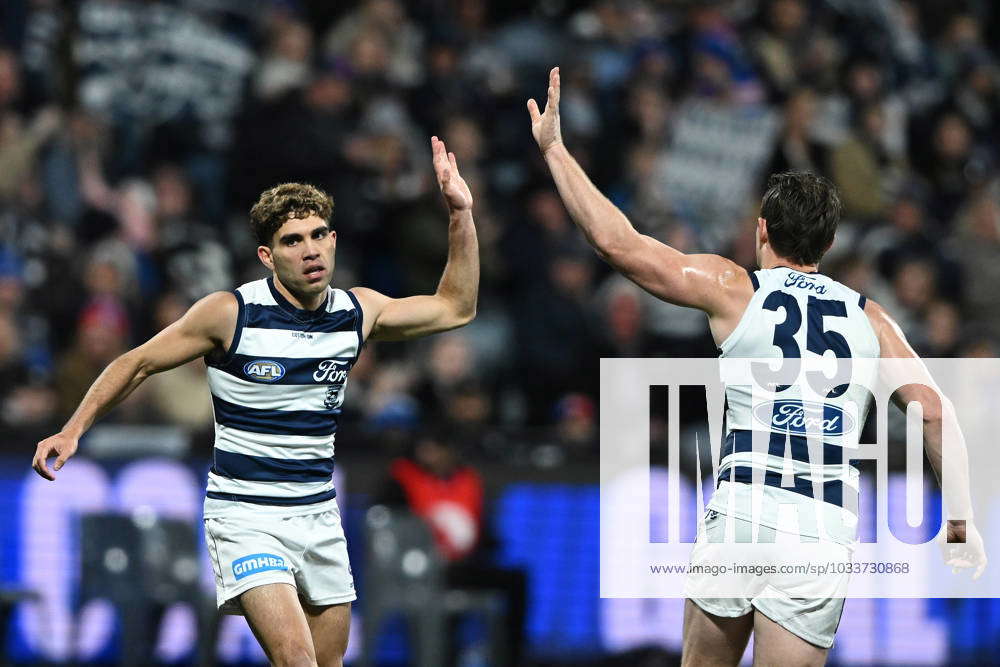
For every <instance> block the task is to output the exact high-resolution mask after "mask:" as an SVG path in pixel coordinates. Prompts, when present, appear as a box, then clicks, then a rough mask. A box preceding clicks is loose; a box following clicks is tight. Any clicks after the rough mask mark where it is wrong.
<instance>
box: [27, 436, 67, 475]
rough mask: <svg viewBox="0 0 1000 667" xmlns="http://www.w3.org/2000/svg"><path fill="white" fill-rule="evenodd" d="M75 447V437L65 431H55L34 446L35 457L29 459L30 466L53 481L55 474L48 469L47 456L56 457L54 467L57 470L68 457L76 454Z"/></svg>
mask: <svg viewBox="0 0 1000 667" xmlns="http://www.w3.org/2000/svg"><path fill="white" fill-rule="evenodd" d="M76 448H77V438H74V437H72V436H70V435H67V434H65V433H56V434H55V435H53V436H50V437H48V438H45V440H42V441H41V442H39V443H38V447H37V448H35V458H34V459H33V460H32V461H31V467H32V468H34V469H35V472H37V473H38V474H39V475H41V476H42V477H44V478H45V479H47V480H49V481H50V482H52V481H55V479H56V476H55V475H54V474H52V472H51V471H50V470H49V466H48V459H49V457H51V456H55V457H56V464H55V466H54V468H55V469H56V470H59V469H60V468H62V467H63V464H65V463H66V460H67V459H68V458H69V457H71V456H73V454H76Z"/></svg>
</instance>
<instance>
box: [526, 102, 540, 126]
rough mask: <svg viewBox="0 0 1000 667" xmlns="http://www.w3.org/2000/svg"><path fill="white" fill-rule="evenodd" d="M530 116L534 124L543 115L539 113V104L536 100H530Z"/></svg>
mask: <svg viewBox="0 0 1000 667" xmlns="http://www.w3.org/2000/svg"><path fill="white" fill-rule="evenodd" d="M528 115H529V116H531V122H532V123H534V122H535V121H537V120H538V119H539V118H540V117H541V114H540V113H538V103H537V102H535V98H531V99H530V100H528Z"/></svg>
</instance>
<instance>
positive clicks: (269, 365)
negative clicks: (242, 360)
mask: <svg viewBox="0 0 1000 667" xmlns="http://www.w3.org/2000/svg"><path fill="white" fill-rule="evenodd" d="M243 374H244V375H246V376H247V377H249V378H253V379H254V380H257V381H259V382H275V381H277V380H280V379H281V378H282V377H283V376H284V375H285V367H284V366H282V365H281V364H279V363H278V362H277V361H269V360H267V359H257V360H256V361H249V362H247V364H246V365H245V366H244V367H243Z"/></svg>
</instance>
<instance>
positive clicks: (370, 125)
mask: <svg viewBox="0 0 1000 667" xmlns="http://www.w3.org/2000/svg"><path fill="white" fill-rule="evenodd" d="M0 38H2V40H3V43H2V47H0V377H2V382H0V422H2V428H3V430H4V432H5V433H8V434H10V436H9V437H6V438H5V443H4V445H3V446H4V447H5V448H7V449H8V451H13V448H15V447H16V451H17V452H19V453H22V454H26V453H27V452H28V451H30V448H31V447H32V446H33V445H34V442H35V440H36V439H37V437H38V436H43V435H47V434H48V433H49V432H51V430H52V429H53V427H55V428H58V425H60V424H61V423H62V421H63V420H65V418H66V417H67V416H68V413H69V412H70V411H71V410H72V409H73V408H74V407H75V405H76V404H77V402H78V401H79V399H80V398H81V397H82V395H83V393H84V392H85V390H86V388H87V387H88V386H89V384H90V382H91V381H92V380H93V379H94V378H95V377H96V376H97V374H98V373H99V372H100V371H101V369H102V368H103V367H104V365H106V364H107V363H108V362H109V361H110V360H111V359H113V358H114V357H115V356H116V355H118V354H120V353H122V352H124V351H125V350H126V349H128V348H129V347H130V346H133V345H135V344H138V343H140V342H142V341H144V340H146V339H147V338H148V337H149V336H151V335H153V334H154V333H155V332H156V331H158V330H159V329H160V328H162V327H163V326H165V325H166V324H168V323H170V322H172V321H174V320H175V319H176V318H177V317H178V316H179V315H180V314H181V313H183V311H184V310H185V309H186V308H187V306H188V305H190V304H191V303H192V302H193V301H194V300H196V299H198V298H200V297H201V296H204V295H206V294H208V293H210V292H212V291H215V290H227V289H232V288H233V287H235V286H237V285H238V284H240V283H242V282H245V281H247V280H252V279H256V278H258V277H262V276H263V275H264V273H263V267H262V266H261V265H260V263H259V262H258V260H257V259H256V253H255V246H254V242H253V241H252V238H251V234H250V230H249V224H248V215H247V213H248V210H249V207H250V205H251V204H252V203H253V201H254V200H255V198H256V196H257V194H258V193H259V192H260V191H261V190H262V189H264V188H266V187H269V186H271V185H273V184H276V183H278V182H283V181H308V182H311V183H313V184H315V185H318V186H320V187H322V188H324V189H326V190H327V191H328V192H329V193H331V195H332V196H333V198H334V201H335V212H334V219H333V226H334V227H335V228H336V229H337V231H338V234H339V236H338V245H339V252H338V254H337V260H338V261H337V271H336V274H335V278H334V285H335V286H339V287H343V288H347V287H351V286H354V285H358V284H363V285H367V286H370V287H373V288H375V289H378V290H381V291H383V292H385V293H387V294H390V295H393V296H403V295H409V294H414V293H426V292H429V291H433V289H434V287H435V284H436V280H437V278H438V276H439V275H440V271H441V269H442V267H443V263H444V258H445V252H446V243H447V238H446V216H445V212H444V208H443V205H442V203H441V201H440V195H439V194H438V191H437V187H436V185H435V182H434V177H433V172H432V169H431V162H430V150H429V137H430V136H431V135H432V134H437V135H439V136H441V137H443V138H444V139H445V140H446V141H447V142H448V145H449V147H450V149H451V150H453V151H454V152H455V154H456V155H457V157H458V161H459V164H460V166H461V169H462V173H463V175H464V176H465V178H466V179H467V180H468V181H469V183H470V185H471V187H472V189H473V191H474V194H475V199H476V204H475V217H476V221H477V225H478V229H479V238H480V244H481V253H482V281H481V295H480V308H479V315H478V317H477V319H476V321H475V322H474V323H473V324H472V325H470V326H469V327H467V328H465V329H462V330H460V331H458V332H454V333H451V334H447V335H442V336H436V337H433V338H431V339H428V340H426V341H421V342H418V343H414V344H406V345H403V344H385V345H381V344H380V345H369V346H368V347H367V349H366V351H365V353H364V354H363V355H362V356H361V359H360V360H359V362H358V363H357V365H356V366H355V368H354V370H353V372H352V374H351V380H350V382H349V389H348V399H347V403H346V406H347V407H346V410H347V411H348V412H349V413H351V414H350V415H348V417H347V420H346V423H347V426H348V428H347V429H346V432H345V435H346V436H348V438H359V437H362V436H365V435H367V436H377V437H372V438H371V440H372V441H377V442H379V443H381V444H382V446H383V447H388V448H391V447H393V446H394V445H393V444H392V443H394V442H397V443H398V442H401V441H402V440H405V438H406V434H407V433H409V432H410V431H412V430H413V429H414V428H416V427H417V426H418V425H430V424H433V425H435V426H436V427H442V426H444V427H446V428H447V429H449V430H450V432H451V433H453V434H457V436H458V437H460V439H461V440H462V442H465V443H468V446H469V447H470V448H471V449H475V450H477V451H478V452H479V454H480V455H482V456H487V457H489V456H496V457H499V456H503V457H511V456H512V455H511V451H512V450H511V449H510V446H509V444H510V441H511V438H512V436H511V434H518V435H517V437H516V441H517V443H519V446H518V448H516V449H514V450H513V451H514V452H515V454H514V455H513V456H514V458H517V457H520V459H522V460H524V461H527V462H534V463H537V464H540V465H545V464H547V463H548V464H551V463H553V462H557V461H558V460H560V458H561V457H565V456H574V457H575V456H593V455H594V454H595V453H596V413H597V409H596V407H597V398H598V384H599V378H598V360H599V359H600V358H601V357H602V356H603V357H613V356H675V357H679V356H714V355H715V354H716V350H715V346H714V344H713V343H712V341H711V338H710V336H709V334H708V328H707V320H706V319H705V317H704V315H702V314H701V313H699V312H696V311H691V310H685V309H681V308H678V307H675V306H671V305H669V304H665V303H662V302H659V301H657V300H655V299H653V298H652V297H648V296H646V295H644V294H643V293H641V292H640V291H639V290H638V289H637V288H636V287H635V286H633V285H631V284H629V283H627V282H625V281H624V280H623V279H622V278H620V277H619V276H617V275H615V274H613V273H611V272H610V271H609V270H608V268H607V267H606V266H604V265H603V264H602V263H601V262H600V261H599V260H598V259H597V258H596V256H595V255H594V254H593V253H592V252H591V251H590V250H589V248H588V247H587V246H586V245H585V243H584V241H583V239H582V237H581V235H580V234H579V232H578V231H577V230H576V229H575V227H574V225H573V223H572V221H571V220H570V219H569V217H568V215H567V213H566V211H565V209H564V208H563V206H562V204H561V202H560V200H559V198H558V196H557V194H556V192H555V189H554V186H553V185H552V183H551V181H550V179H549V178H548V176H547V173H546V171H545V169H544V165H543V163H542V162H541V160H540V157H539V156H538V154H537V149H536V148H535V147H534V144H533V142H532V138H531V133H530V131H529V123H528V117H527V112H526V110H525V106H524V103H525V100H526V99H527V98H528V97H531V96H534V97H536V98H540V96H543V95H544V89H542V88H541V87H542V86H543V85H544V82H545V80H546V73H547V71H548V69H549V68H550V67H551V66H552V65H555V64H559V65H560V66H561V67H562V73H563V76H562V80H563V96H562V97H563V100H562V105H563V110H562V113H563V124H564V135H565V138H566V142H567V144H568V145H569V147H570V149H571V150H572V152H573V153H574V154H575V155H576V156H577V157H578V158H579V159H580V161H581V163H582V164H583V165H584V166H585V168H586V169H587V170H588V172H589V173H590V174H591V175H592V176H593V178H594V180H595V182H596V183H597V184H598V186H599V187H600V188H601V189H602V190H603V191H604V192H605V193H607V194H608V195H609V196H610V197H611V198H612V199H613V200H614V201H615V203H617V204H618V205H619V206H620V207H621V208H622V209H623V210H624V211H625V212H626V213H627V214H628V215H629V216H630V218H631V220H632V221H633V223H634V224H635V225H636V226H637V227H638V228H640V229H641V230H642V231H644V232H647V233H649V234H652V235H654V236H656V237H657V238H660V239H662V240H663V241H665V242H667V243H670V244H671V245H674V246H675V247H677V248H679V249H681V250H684V251H688V252H720V253H723V254H726V255H728V256H730V257H732V258H733V259H735V260H736V261H738V262H739V263H741V264H743V265H745V266H747V267H748V268H752V267H753V263H754V247H753V239H754V231H753V230H754V226H753V222H754V220H755V219H756V215H757V212H758V208H759V197H760V193H761V191H762V185H763V183H764V182H765V181H766V177H767V175H768V174H769V173H771V172H774V171H780V170H788V169H809V170H813V171H817V172H820V173H823V174H825V175H827V176H829V177H830V178H831V179H832V180H833V181H834V182H835V183H836V184H837V185H838V186H839V188H840V190H841V193H842V197H843V201H844V204H845V218H844V221H843V223H842V226H841V228H840V231H839V233H838V238H837V241H836V243H835V246H834V249H833V251H831V252H830V254H829V255H828V258H827V259H826V260H825V262H824V265H823V266H822V269H823V270H824V271H825V272H828V273H830V274H831V275H833V276H834V277H836V278H838V279H839V280H842V281H844V282H845V283H847V284H848V285H850V286H851V287H854V288H855V289H858V290H859V291H861V292H862V293H864V294H867V295H868V296H870V297H871V298H873V299H875V300H876V301H878V302H880V303H881V304H883V305H884V306H885V307H886V308H887V309H888V310H889V311H890V312H891V313H892V314H894V315H895V316H896V317H897V318H898V320H899V321H900V323H901V325H902V326H903V328H904V329H905V332H906V334H907V335H908V336H909V338H910V340H911V341H912V342H913V343H914V345H915V347H916V348H917V350H918V351H919V352H920V353H921V354H923V355H926V356H944V357H949V356H996V355H997V353H998V350H1000V343H998V341H1000V298H998V295H997V292H996V286H997V285H998V284H1000V262H997V261H996V259H997V257H998V256H1000V178H998V177H1000V163H998V157H1000V156H998V154H997V151H996V148H995V147H996V146H997V145H998V143H997V139H998V138H1000V61H998V55H1000V54H998V52H997V51H996V48H995V46H996V45H997V44H1000V11H998V10H997V9H996V8H995V7H994V6H993V4H992V3H990V2H988V0H980V1H978V2H976V1H974V0H957V1H955V2H950V3H938V2H931V1H930V0H879V1H869V0H825V1H823V0H731V1H722V0H718V1H701V2H685V1H682V0H659V1H654V0H598V1H594V2H589V3H572V2H570V3H566V2H560V1H558V0H543V1H540V2H529V1H527V0H522V1H520V2H503V3H501V2H493V3H487V2H482V1H480V0H413V1H412V2H404V1H403V0H362V1H361V2H356V3H347V2H343V3H342V2H338V3H326V2H309V1H308V0H255V1H250V0H175V1H174V2H166V1H159V2H146V1H139V0H81V1H79V2H59V1H58V0H5V2H4V3H3V6H2V8H0ZM991 46H992V47H993V48H991ZM112 419H115V420H118V421H126V422H128V421H131V422H138V423H151V422H152V423H156V422H162V423H169V424H177V425H182V426H183V427H185V428H187V429H189V430H190V431H191V432H192V433H195V434H197V435H198V437H199V439H198V441H199V442H200V443H202V446H203V447H205V448H204V449H202V451H203V452H206V453H207V451H208V449H207V447H209V446H210V444H211V437H210V433H211V422H212V418H211V402H210V400H209V398H208V392H207V387H206V386H205V384H204V365H203V364H200V363H192V364H188V365H187V366H184V367H182V368H180V369H177V370H175V371H172V372H170V373H167V374H163V375H162V376H157V377H156V378H153V379H152V380H151V381H149V382H147V383H146V384H145V385H144V386H142V387H141V388H140V389H139V390H138V391H137V392H136V393H135V394H134V395H133V396H132V397H130V398H129V399H128V401H126V403H125V404H124V405H123V406H121V407H120V408H119V409H118V411H117V412H116V413H115V414H114V415H113V417H112ZM351 431H354V432H355V435H353V436H352V435H350V432H351ZM524 434H528V437H524Z"/></svg>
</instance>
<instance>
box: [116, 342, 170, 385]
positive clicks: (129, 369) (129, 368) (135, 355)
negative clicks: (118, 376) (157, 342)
mask: <svg viewBox="0 0 1000 667" xmlns="http://www.w3.org/2000/svg"><path fill="white" fill-rule="evenodd" d="M114 363H116V364H121V365H122V367H123V368H124V369H125V373H126V374H127V375H130V376H131V377H133V378H135V379H136V380H139V381H140V382H141V381H142V380H145V379H146V378H148V377H149V376H150V375H153V374H154V373H156V372H157V371H158V370H159V369H158V368H156V365H155V364H154V363H153V361H152V359H149V358H148V357H146V356H145V355H143V354H142V351H141V350H140V349H139V348H136V349H134V350H129V351H128V352H126V353H125V354H123V355H121V356H120V357H118V358H117V359H115V361H114Z"/></svg>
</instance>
